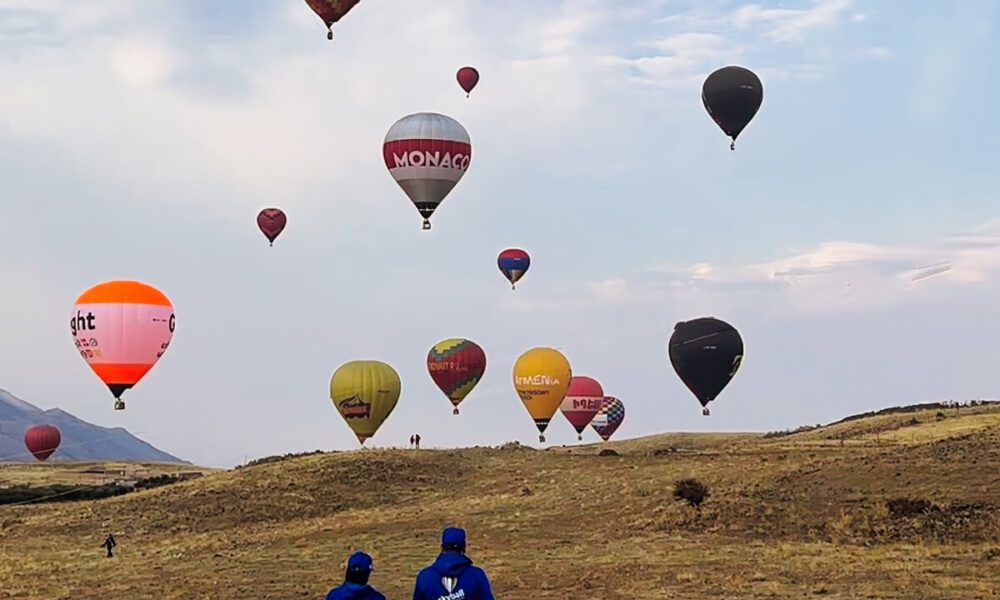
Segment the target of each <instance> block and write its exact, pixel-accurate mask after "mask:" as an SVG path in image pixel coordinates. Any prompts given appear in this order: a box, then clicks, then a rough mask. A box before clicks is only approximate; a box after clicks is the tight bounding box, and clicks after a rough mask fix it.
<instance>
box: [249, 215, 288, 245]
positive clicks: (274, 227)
mask: <svg viewBox="0 0 1000 600" xmlns="http://www.w3.org/2000/svg"><path fill="white" fill-rule="evenodd" d="M286 224H288V217H286V216H285V213H284V212H283V211H282V210H281V209H280V208H265V209H264V210H262V211H260V214H258V215H257V227H260V230H261V231H262V232H263V233H264V237H266V238H267V241H269V242H271V245H272V246H273V245H274V240H275V238H277V237H278V234H280V233H281V232H282V231H283V230H284V229H285V225H286Z"/></svg>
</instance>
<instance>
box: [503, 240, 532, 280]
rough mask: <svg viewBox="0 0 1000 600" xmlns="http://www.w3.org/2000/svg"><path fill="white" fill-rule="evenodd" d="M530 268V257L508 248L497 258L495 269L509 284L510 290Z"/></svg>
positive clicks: (518, 249)
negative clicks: (498, 269) (498, 270)
mask: <svg viewBox="0 0 1000 600" xmlns="http://www.w3.org/2000/svg"><path fill="white" fill-rule="evenodd" d="M530 266H531V257H530V256H528V253H527V252H525V251H524V250H521V249H520V248H508V249H506V250H504V251H503V252H501V253H500V255H499V256H498V257H497V267H499V268H500V272H501V273H503V276H504V277H506V278H507V281H509V282H510V287H511V289H514V287H515V286H516V285H517V282H518V281H520V279H521V278H522V277H524V274H525V273H527V272H528V267H530Z"/></svg>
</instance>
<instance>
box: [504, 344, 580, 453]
mask: <svg viewBox="0 0 1000 600" xmlns="http://www.w3.org/2000/svg"><path fill="white" fill-rule="evenodd" d="M572 377H573V371H572V369H571V368H570V366H569V361H568V360H566V357H565V356H563V355H562V353H561V352H559V351H558V350H554V349H552V348H532V349H531V350H528V351H527V352H525V353H524V354H522V355H521V356H520V358H518V359H517V362H516V363H514V389H516V390H517V395H518V396H520V397H521V402H524V406H525V408H527V409H528V414H530V415H531V418H532V419H534V420H535V427H538V433H539V436H538V440H539V441H541V442H544V441H545V436H544V435H542V434H544V433H545V428H546V427H548V426H549V421H551V420H552V415H554V414H556V411H557V410H559V405H560V404H561V403H562V401H563V398H564V397H565V396H566V391H567V390H568V389H569V380H570V378H572Z"/></svg>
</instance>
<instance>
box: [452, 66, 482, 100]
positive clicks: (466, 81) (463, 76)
mask: <svg viewBox="0 0 1000 600" xmlns="http://www.w3.org/2000/svg"><path fill="white" fill-rule="evenodd" d="M457 78H458V85H460V86H462V89H463V90H465V97H466V98H468V97H469V94H470V93H471V92H472V88H474V87H476V84H477V83H479V71H477V70H476V69H475V68H474V67H462V68H461V69H459V70H458V75H457Z"/></svg>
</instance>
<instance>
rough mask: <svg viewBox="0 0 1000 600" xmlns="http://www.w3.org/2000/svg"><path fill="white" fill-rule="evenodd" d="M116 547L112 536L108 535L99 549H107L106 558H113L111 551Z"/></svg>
mask: <svg viewBox="0 0 1000 600" xmlns="http://www.w3.org/2000/svg"><path fill="white" fill-rule="evenodd" d="M117 545H118V542H116V541H115V536H113V535H111V534H110V533H109V534H108V537H107V538H105V540H104V543H103V544H101V548H107V549H108V558H112V557H113V556H114V554H112V553H111V549H112V548H114V547H115V546H117Z"/></svg>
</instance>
